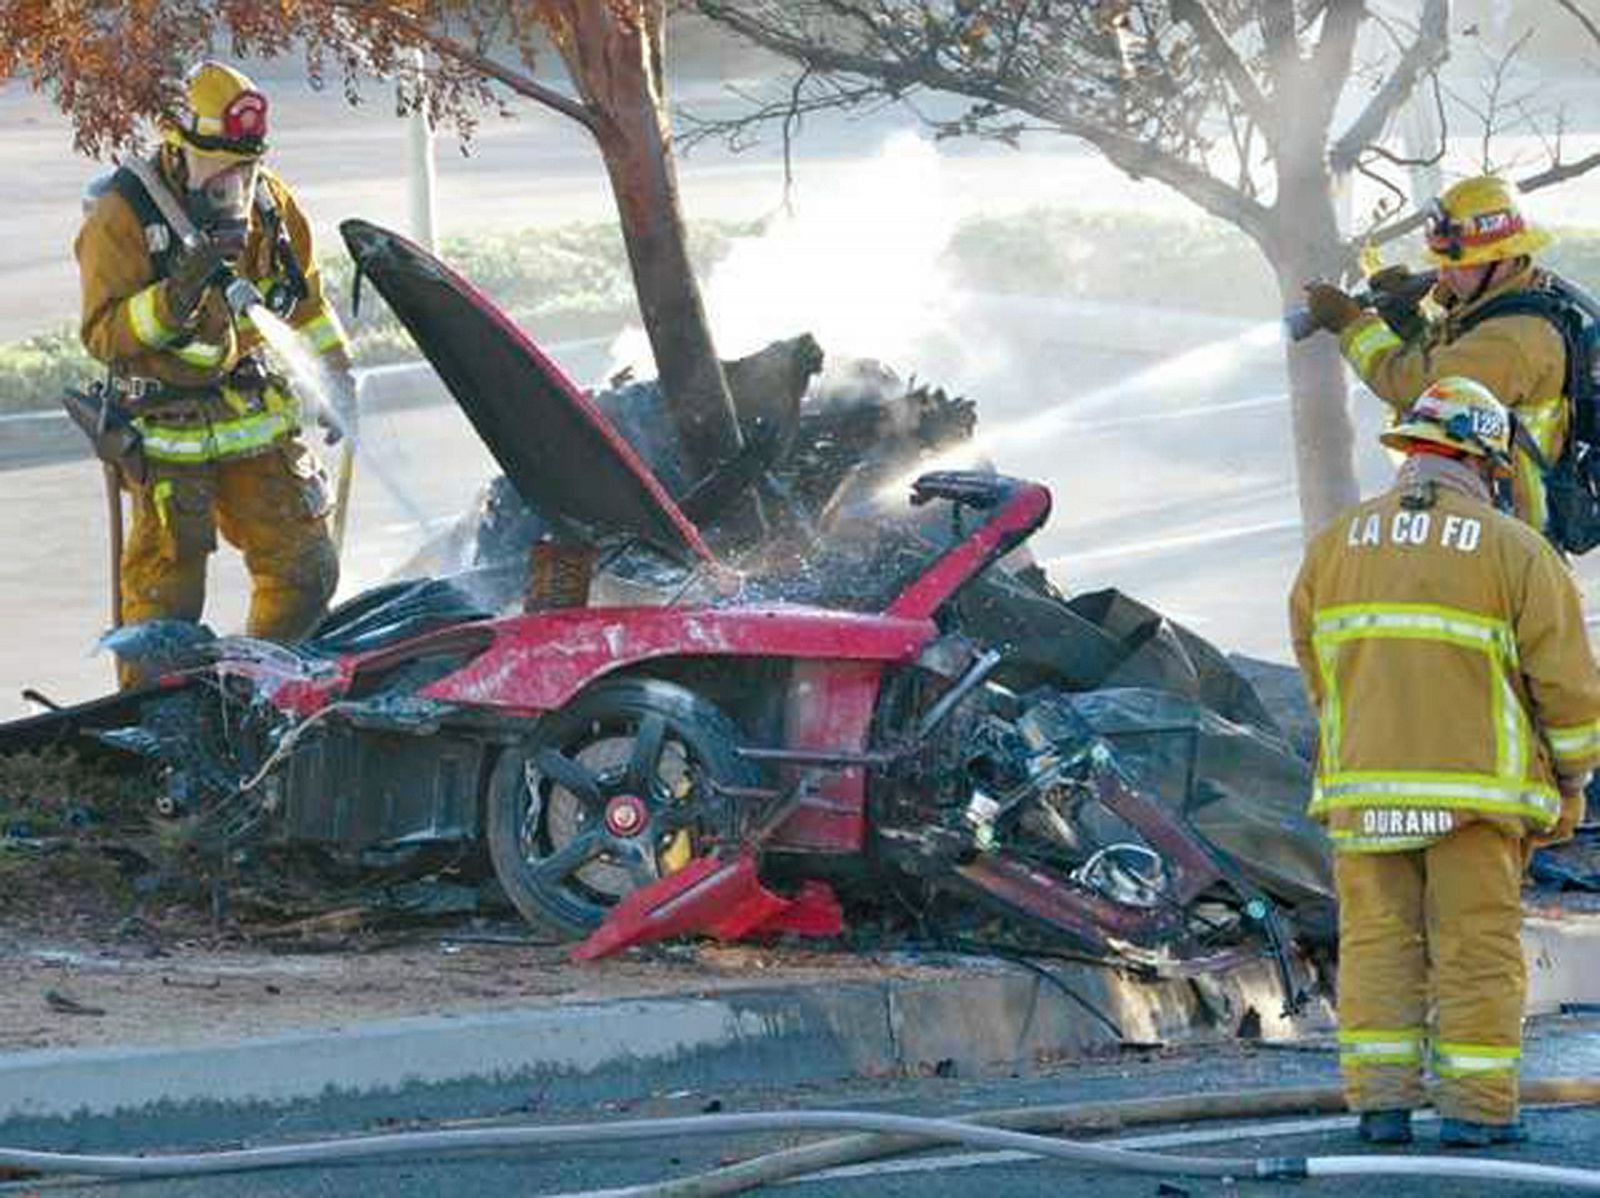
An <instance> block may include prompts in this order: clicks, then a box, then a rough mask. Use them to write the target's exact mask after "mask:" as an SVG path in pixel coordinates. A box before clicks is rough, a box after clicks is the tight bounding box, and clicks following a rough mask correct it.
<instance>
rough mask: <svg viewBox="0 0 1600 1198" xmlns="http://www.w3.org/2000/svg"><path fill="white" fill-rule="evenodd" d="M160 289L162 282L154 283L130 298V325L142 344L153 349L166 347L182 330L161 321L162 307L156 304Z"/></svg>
mask: <svg viewBox="0 0 1600 1198" xmlns="http://www.w3.org/2000/svg"><path fill="white" fill-rule="evenodd" d="M160 290H161V284H160V283H152V284H150V286H148V287H146V288H145V289H144V290H143V291H140V292H137V293H136V294H135V295H133V296H132V297H131V298H130V299H129V300H128V327H129V328H131V329H132V330H133V335H134V337H135V338H137V339H138V340H139V342H140V343H141V344H144V345H148V346H149V347H150V348H151V349H165V348H166V347H167V346H168V345H170V344H171V343H172V342H173V340H174V339H176V338H177V337H178V336H179V334H180V333H181V331H182V330H180V329H173V328H168V327H167V326H166V325H165V324H163V323H162V322H161V313H160V309H159V308H158V307H157V306H156V296H157V294H158V293H159V292H160Z"/></svg>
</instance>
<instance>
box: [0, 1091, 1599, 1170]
mask: <svg viewBox="0 0 1600 1198" xmlns="http://www.w3.org/2000/svg"><path fill="white" fill-rule="evenodd" d="M1522 1096H1523V1099H1524V1101H1526V1102H1529V1103H1546V1102H1554V1103H1567V1104H1571V1103H1583V1104H1592V1103H1596V1102H1600V1080H1596V1079H1556V1080H1546V1081H1530V1082H1525V1083H1524V1084H1523V1087H1522ZM1342 1109H1343V1100H1342V1098H1341V1097H1340V1094H1339V1091H1338V1090H1335V1089H1332V1088H1325V1089H1313V1090H1257V1091H1244V1092H1239V1093H1232V1094H1189V1095H1178V1096H1175V1097H1168V1098H1160V1099H1143V1100H1136V1101H1131V1102H1111V1103H1103V1104H1082V1103H1079V1104H1073V1105H1069V1106H1056V1107H1030V1108H1025V1109H1020V1110H1007V1111H995V1112H989V1113H986V1114H984V1115H979V1116H973V1117H970V1118H969V1119H964V1120H952V1119H931V1118H920V1117H916V1116H909V1115H891V1114H884V1113H881V1112H873V1111H848V1110H810V1111H805V1110H802V1111H763V1112H756V1113H749V1114H726V1115H699V1116H693V1117H689V1118H667V1119H637V1120H627V1121H620V1122H609V1123H581V1124H568V1125H557V1126H545V1127H486V1128H452V1129H447V1130H443V1131H425V1132H403V1133H398V1134H393V1135H382V1136H361V1137H357V1138H351V1139H345V1140H334V1141H322V1142H309V1143H299V1144H284V1145H277V1146H274V1147H266V1148H246V1149H237V1150H231V1151H225V1152H211V1153H196V1154H173V1155H167V1156H148V1157H143V1156H104V1155H102V1156H91V1155H78V1154H72V1153H55V1152H33V1151H29V1150H25V1149H16V1148H0V1168H5V1169H11V1170H14V1171H26V1172H33V1173H76V1174H87V1175H95V1176H102V1177H117V1178H133V1177H145V1178H148V1177H196V1176H210V1175H215V1174H221V1173H234V1172H242V1171H247V1170H254V1169H281V1168H291V1167H297V1166H308V1165H322V1164H334V1163H339V1164H350V1163H352V1162H357V1161H376V1160H395V1159H399V1158H407V1157H436V1156H438V1155H440V1154H441V1153H455V1152H482V1151H485V1150H494V1149H499V1150H505V1149H519V1148H544V1147H570V1146H572V1145H577V1144H622V1143H634V1142H639V1141H645V1140H657V1139H672V1138H676V1137H684V1136H718V1137H725V1136H736V1135H744V1134H749V1133H753V1132H781V1133H785V1134H789V1133H793V1132H797V1131H853V1132H867V1133H871V1134H869V1135H867V1136H852V1137H849V1138H847V1139H841V1140H834V1141H826V1142H823V1143H821V1144H812V1145H807V1146H805V1147H802V1148H797V1149H789V1150H786V1151H784V1152H780V1153H774V1154H771V1155H769V1156H766V1157H758V1158H756V1159H755V1160H752V1161H746V1162H744V1163H743V1164H741V1165H735V1166H731V1167H730V1168H727V1169H719V1170H716V1171H714V1172H712V1173H707V1174H702V1175H700V1176H698V1177H691V1178H683V1179H680V1180H677V1181H670V1182H665V1183H661V1184H659V1185H654V1186H644V1187H634V1188H631V1189H628V1190H624V1191H612V1192H611V1193H612V1194H613V1195H628V1196H629V1198H647V1196H648V1198H668V1196H669V1195H670V1196H673V1198H702V1196H704V1195H711V1194H731V1193H738V1192H741V1191H743V1190H748V1189H752V1188H755V1187H757V1186H761V1185H767V1184H771V1183H773V1182H776V1181H779V1180H782V1179H785V1178H789V1177H795V1176H799V1175H801V1174H803V1173H812V1172H815V1171H817V1170H818V1169H821V1168H831V1167H834V1166H836V1165H839V1164H843V1163H847V1162H859V1161H862V1160H866V1159H873V1158H876V1157H881V1156H888V1155H894V1154H898V1153H902V1152H908V1151H913V1150H917V1149H922V1148H927V1147H931V1146H933V1145H935V1144H963V1145H966V1146H968V1147H972V1148H979V1149H987V1150H991V1151H1018V1152H1024V1153H1028V1154H1031V1155H1034V1156H1041V1157H1047V1158H1050V1159H1053V1160H1059V1161H1064V1162H1067V1163H1070V1164H1074V1165H1078V1166H1082V1167H1088V1168H1096V1169H1111V1170H1117V1171H1123V1172H1135V1173H1146V1174H1160V1175H1168V1176H1189V1177H1216V1178H1233V1179H1236V1180H1240V1179H1250V1180H1262V1181H1300V1180H1305V1179H1308V1178H1322V1177H1354V1176H1369V1177H1385V1176H1386V1177H1431V1178H1445V1177H1457V1178H1463V1179H1479V1180H1487V1179H1494V1180H1500V1181H1511V1182H1526V1183H1532V1184H1543V1185H1559V1186H1565V1187H1567V1189H1568V1191H1569V1192H1573V1193H1580V1192H1581V1193H1600V1172H1596V1171H1593V1170H1588V1169H1576V1168H1568V1167H1565V1166H1559V1165H1538V1164H1524V1163H1522V1162H1520V1161H1507V1160H1497V1159H1492V1158H1481V1157H1480V1158H1461V1157H1448V1156H1406V1155H1395V1154H1392V1153H1384V1154H1374V1155H1369V1156H1312V1157H1295V1156H1286V1157H1233V1158H1227V1157H1205V1156H1177V1155H1172V1156H1168V1155H1163V1154H1161V1153H1155V1152H1145V1151H1133V1150H1128V1149H1122V1148H1114V1147H1108V1146H1105V1145H1099V1144H1091V1143H1082V1142H1078V1141H1072V1140H1060V1139H1054V1138H1052V1137H1050V1136H1044V1135H1038V1134H1032V1133H1028V1132H1024V1131H1021V1130H1016V1129H1017V1128H1021V1127H1031V1128H1049V1129H1051V1130H1056V1131H1059V1130H1063V1129H1078V1130H1084V1129H1090V1128H1098V1129H1105V1128H1107V1127H1115V1126H1128V1125H1132V1124H1137V1123H1153V1122H1171V1121H1174V1120H1184V1121H1193V1120H1200V1119H1224V1118H1233V1119H1237V1118H1244V1117H1249V1116H1252V1115H1264V1114H1286V1113H1298V1112H1305V1111H1307V1110H1323V1111H1331V1110H1342ZM734 1174H739V1176H733V1175H734Z"/></svg>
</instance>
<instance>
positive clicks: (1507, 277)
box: [1306, 175, 1570, 531]
mask: <svg viewBox="0 0 1600 1198" xmlns="http://www.w3.org/2000/svg"><path fill="white" fill-rule="evenodd" d="M1426 232H1427V246H1428V250H1427V257H1428V261H1429V263H1430V264H1431V265H1433V266H1435V267H1437V268H1438V270H1439V282H1438V284H1437V285H1436V286H1435V288H1434V291H1433V297H1434V299H1435V300H1436V302H1437V304H1438V306H1439V309H1440V311H1441V313H1442V315H1441V317H1440V318H1439V319H1437V320H1435V321H1433V322H1431V323H1429V324H1427V325H1426V326H1424V328H1423V330H1422V332H1421V333H1420V335H1418V336H1417V337H1415V338H1414V339H1412V340H1410V341H1402V340H1401V339H1400V337H1399V336H1398V335H1397V334H1396V333H1395V332H1394V331H1393V330H1392V329H1390V328H1389V326H1388V325H1387V324H1385V323H1384V322H1383V320H1381V319H1380V318H1379V317H1378V316H1376V315H1374V314H1372V313H1370V312H1364V311H1363V310H1362V309H1361V307H1360V306H1359V305H1358V304H1357V303H1356V302H1355V301H1354V300H1353V299H1351V298H1350V297H1349V296H1348V295H1346V294H1345V293H1344V292H1343V291H1341V290H1339V289H1338V288H1336V287H1333V286H1331V285H1329V284H1326V283H1313V284H1311V285H1310V286H1309V287H1307V289H1306V291H1307V297H1306V298H1307V306H1308V307H1309V308H1310V310H1311V314H1312V317H1313V319H1314V320H1316V321H1317V323H1318V324H1319V325H1321V326H1322V327H1324V328H1326V329H1329V330H1331V331H1332V332H1334V333H1337V334H1338V337H1339V348H1340V350H1341V351H1342V352H1343V354H1344V356H1345V358H1346V359H1347V360H1348V361H1349V363H1350V365H1351V366H1352V367H1353V368H1354V369H1355V371H1356V373H1357V374H1358V375H1360V376H1361V381H1362V382H1364V383H1365V384H1366V385H1367V386H1368V387H1369V388H1371V390H1372V392H1373V394H1375V395H1376V396H1377V397H1378V398H1379V399H1381V400H1383V401H1384V402H1385V403H1386V404H1388V405H1389V406H1390V407H1391V408H1393V409H1394V410H1395V412H1396V414H1397V415H1398V414H1403V413H1404V412H1405V411H1406V409H1407V408H1409V407H1410V406H1411V403H1412V401H1413V400H1414V399H1416V397H1417V396H1418V395H1420V394H1421V393H1422V391H1423V388H1425V387H1426V386H1427V385H1428V384H1429V383H1432V382H1434V381H1435V380H1436V379H1441V378H1447V377H1450V376H1459V377H1465V378H1469V379H1472V380H1474V381H1476V382H1479V383H1482V384H1483V385H1484V386H1485V387H1487V388H1489V390H1490V391H1492V392H1493V393H1494V395H1495V397H1496V398H1497V399H1499V400H1500V402H1501V403H1503V404H1505V405H1506V406H1507V407H1509V408H1511V410H1512V411H1513V412H1514V413H1516V416H1517V419H1518V420H1519V421H1521V423H1522V425H1523V427H1524V428H1525V429H1526V430H1527V431H1528V432H1529V433H1530V434H1531V435H1532V438H1533V440H1534V442H1535V444H1536V445H1537V447H1538V449H1539V452H1540V455H1541V456H1542V457H1543V458H1544V460H1545V461H1546V462H1547V463H1552V462H1554V461H1556V459H1557V458H1559V457H1560V456H1561V450H1562V448H1563V446H1564V445H1565V444H1566V438H1567V431H1568V424H1569V421H1570V417H1569V407H1570V405H1569V404H1568V403H1567V402H1566V399H1567V397H1566V394H1565V392H1566V385H1567V378H1566V370H1567V356H1566V349H1565V347H1564V345H1563V344H1562V340H1561V335H1560V334H1559V333H1558V332H1557V331H1556V330H1555V327H1554V326H1553V325H1552V324H1551V323H1550V321H1548V320H1546V319H1544V318H1543V317H1540V316H1535V315H1530V314H1526V313H1523V314H1504V315H1489V316H1487V317H1485V318H1483V319H1482V323H1478V318H1479V317H1480V315H1481V314H1482V313H1483V311H1484V309H1485V308H1486V307H1487V306H1488V305H1489V304H1491V303H1493V302H1494V301H1496V300H1498V299H1500V298H1502V297H1504V296H1509V295H1513V294H1516V293H1520V292H1526V291H1531V290H1536V289H1538V288H1541V287H1542V286H1544V279H1545V276H1544V273H1543V272H1542V271H1541V270H1540V269H1539V268H1538V267H1536V266H1535V265H1534V264H1533V255H1534V254H1535V253H1536V252H1537V251H1539V250H1540V249H1542V248H1543V247H1544V246H1546V245H1548V244H1549V242H1550V236H1549V234H1547V233H1546V232H1544V231H1543V230H1541V229H1538V228H1534V227H1532V226H1530V225H1529V224H1528V223H1527V222H1526V220H1525V219H1524V217H1523V214H1522V210H1521V207H1520V204H1519V201H1518V196H1517V192H1516V189H1515V187H1514V186H1513V185H1512V184H1510V183H1508V182H1506V181H1505V180H1503V179H1500V178H1498V177H1496V176H1493V175H1480V176H1477V177H1475V178H1471V179H1464V180H1462V181H1461V182H1460V183H1457V184H1456V185H1455V186H1453V187H1451V188H1450V189H1449V190H1447V191H1446V192H1445V193H1444V194H1443V195H1442V196H1440V197H1439V199H1438V200H1436V201H1435V202H1434V204H1433V205H1432V208H1431V210H1430V213H1429V218H1428V221H1427V226H1426ZM1395 271H1402V268H1391V270H1390V272H1380V274H1379V275H1376V276H1374V278H1373V284H1374V286H1376V287H1379V288H1381V287H1382V285H1383V279H1384V274H1386V273H1388V274H1390V275H1391V277H1395V276H1394V275H1393V274H1392V272H1395ZM1402 273H1403V271H1402ZM1513 459H1514V462H1515V478H1514V481H1513V487H1512V493H1513V504H1514V510H1515V511H1516V514H1517V515H1518V516H1520V517H1521V518H1522V519H1523V520H1525V521H1527V522H1528V523H1529V524H1530V525H1532V526H1533V527H1534V528H1536V529H1539V530H1540V531H1543V530H1544V527H1545V522H1546V516H1547V512H1546V506H1545V494H1544V480H1543V477H1542V472H1541V471H1540V469H1539V467H1538V465H1537V464H1536V463H1535V462H1534V460H1533V458H1532V457H1531V456H1530V455H1529V454H1527V453H1526V452H1524V451H1523V450H1521V449H1520V448H1519V449H1517V450H1516V451H1515V452H1514V454H1513Z"/></svg>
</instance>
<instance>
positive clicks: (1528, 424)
mask: <svg viewBox="0 0 1600 1198" xmlns="http://www.w3.org/2000/svg"><path fill="white" fill-rule="evenodd" d="M1566 403H1567V401H1566V400H1565V399H1563V398H1562V397H1561V396H1559V395H1558V396H1556V397H1555V398H1554V399H1545V400H1541V401H1540V402H1538V403H1525V404H1519V405H1517V419H1518V420H1519V421H1520V422H1521V423H1522V427H1523V428H1525V429H1527V430H1528V432H1529V433H1530V434H1531V435H1532V436H1533V440H1534V443H1535V444H1536V445H1538V447H1539V452H1540V453H1542V454H1544V455H1545V456H1546V457H1550V456H1551V455H1553V454H1554V453H1555V449H1556V436H1557V434H1559V433H1560V432H1561V418H1562V416H1563V415H1564V414H1565V411H1566Z"/></svg>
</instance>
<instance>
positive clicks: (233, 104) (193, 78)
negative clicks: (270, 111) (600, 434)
mask: <svg viewBox="0 0 1600 1198" xmlns="http://www.w3.org/2000/svg"><path fill="white" fill-rule="evenodd" d="M163 133H164V136H165V137H166V140H167V141H168V142H170V143H172V144H173V145H176V146H181V147H182V148H184V149H186V150H188V151H190V152H191V153H194V154H199V155H201V156H202V157H205V158H221V159H224V160H226V161H229V162H250V161H254V160H255V159H257V158H259V157H261V155H262V154H263V153H265V152H266V149H267V98H266V96H264V95H262V94H261V93H260V92H259V91H257V90H256V85H255V84H254V83H252V82H251V81H250V79H249V77H248V76H246V75H244V74H242V73H240V72H239V71H236V70H234V69H233V68H232V67H230V66H226V65H224V64H223V63H220V62H202V63H200V64H198V65H197V66H195V67H194V68H193V69H192V70H191V71H190V72H189V74H188V75H187V76H186V77H185V78H184V82H183V102H182V103H181V104H179V105H178V106H177V107H176V108H175V109H174V110H173V111H170V112H168V113H167V114H166V119H165V121H164V122H163Z"/></svg>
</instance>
